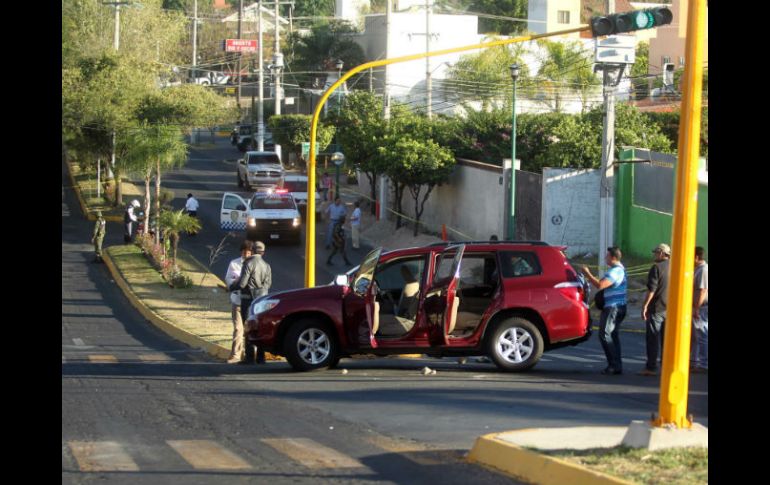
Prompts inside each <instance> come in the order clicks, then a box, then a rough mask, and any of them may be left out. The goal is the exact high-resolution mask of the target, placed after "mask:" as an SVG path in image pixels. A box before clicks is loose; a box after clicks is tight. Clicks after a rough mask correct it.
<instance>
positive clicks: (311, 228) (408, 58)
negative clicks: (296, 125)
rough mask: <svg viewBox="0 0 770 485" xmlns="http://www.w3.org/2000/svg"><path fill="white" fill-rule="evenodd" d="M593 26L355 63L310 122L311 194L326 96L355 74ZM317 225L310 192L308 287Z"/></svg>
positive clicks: (312, 274) (312, 278)
mask: <svg viewBox="0 0 770 485" xmlns="http://www.w3.org/2000/svg"><path fill="white" fill-rule="evenodd" d="M590 29H591V27H589V26H588V25H583V26H581V27H576V28H574V29H568V30H560V31H557V32H550V33H545V34H536V35H525V36H521V37H514V38H513V39H502V40H496V41H493V42H486V43H482V44H473V45H467V46H462V47H453V48H452V49H443V50H439V51H432V52H421V53H419V54H413V55H409V56H401V57H394V58H392V59H382V60H379V61H372V62H367V63H365V64H361V65H358V66H356V67H354V68H353V69H351V70H350V71H348V72H346V73H345V74H344V75H343V76H342V77H340V78H339V79H338V80H337V81H336V82H335V83H334V84H332V85H331V86H329V89H327V90H326V91H324V93H323V94H322V95H321V99H319V100H318V105H317V106H316V108H315V112H314V113H313V119H312V121H311V124H310V155H309V158H308V164H307V172H308V178H307V184H308V191H307V193H308V194H313V193H315V163H316V160H315V156H316V153H315V139H316V132H317V127H318V118H319V115H320V114H321V110H322V108H323V106H324V104H326V100H327V99H329V96H331V94H332V93H333V92H334V91H335V90H336V89H337V88H338V87H339V86H341V85H342V84H343V83H344V82H345V81H347V80H348V79H349V78H350V77H352V76H353V75H355V74H357V73H359V72H361V71H363V70H366V69H371V68H374V67H380V66H386V65H388V64H397V63H400V62H408V61H414V60H418V59H425V58H426V57H434V56H441V55H445V54H454V53H456V52H464V51H470V50H474V49H488V48H490V47H497V46H500V45H507V44H515V43H517V42H526V41H528V40H535V39H542V38H544V37H554V36H558V35H566V34H572V33H575V32H582V31H584V30H590ZM315 226H316V224H315V197H312V196H310V195H309V196H308V198H307V231H306V237H305V287H306V288H311V287H313V286H315Z"/></svg>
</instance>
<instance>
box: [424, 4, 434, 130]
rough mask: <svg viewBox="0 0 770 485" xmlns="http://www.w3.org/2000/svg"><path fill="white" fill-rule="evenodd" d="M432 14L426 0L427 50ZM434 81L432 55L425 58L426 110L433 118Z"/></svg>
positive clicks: (428, 49) (426, 49)
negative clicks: (431, 68)
mask: <svg viewBox="0 0 770 485" xmlns="http://www.w3.org/2000/svg"><path fill="white" fill-rule="evenodd" d="M430 14H431V5H430V0H425V52H430ZM432 88H433V82H432V81H431V71H430V57H426V58H425V90H426V101H425V102H426V106H425V110H426V112H427V113H428V119H431V118H432V117H433V116H432V112H431V104H433V95H432V92H431V91H432Z"/></svg>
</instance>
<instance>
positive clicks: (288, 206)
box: [219, 189, 301, 244]
mask: <svg viewBox="0 0 770 485" xmlns="http://www.w3.org/2000/svg"><path fill="white" fill-rule="evenodd" d="M219 217H220V219H219V227H220V228H221V229H224V230H227V231H233V230H240V231H243V230H245V231H246V238H247V239H249V240H252V241H257V240H259V241H262V242H268V241H289V242H292V243H294V244H299V242H300V236H301V227H300V223H301V219H300V214H299V210H298V209H297V203H296V202H294V197H292V196H291V194H289V192H288V191H287V190H286V189H266V190H260V191H258V192H255V193H254V195H253V196H252V197H251V199H249V201H248V202H246V200H245V199H244V198H243V197H241V196H240V195H238V194H233V193H231V192H227V193H225V194H224V196H223V197H222V210H221V211H220V216H219Z"/></svg>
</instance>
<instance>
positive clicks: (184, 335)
mask: <svg viewBox="0 0 770 485" xmlns="http://www.w3.org/2000/svg"><path fill="white" fill-rule="evenodd" d="M103 259H104V262H105V264H106V265H107V268H108V269H109V271H110V274H111V275H112V277H113V279H114V280H115V282H116V283H117V284H118V286H119V287H120V289H121V290H122V291H123V294H124V295H126V298H128V301H130V302H131V304H132V305H133V306H134V308H136V309H137V310H138V311H139V313H141V314H142V316H143V317H144V318H146V319H147V320H148V321H149V322H150V323H152V324H153V325H155V326H156V327H158V328H159V329H161V330H162V331H164V332H165V333H166V334H168V335H169V336H171V337H172V338H174V339H176V340H180V341H182V342H184V343H185V344H187V345H189V346H191V347H194V348H200V349H202V350H204V351H205V352H206V353H208V354H210V355H212V356H214V357H217V358H221V359H227V358H228V357H229V356H230V349H228V348H225V347H222V346H221V345H216V344H212V343H211V342H207V341H205V340H203V339H202V338H200V337H198V336H197V335H195V334H192V333H190V332H188V331H186V330H182V329H181V328H179V327H177V326H175V325H174V324H172V323H170V322H168V321H166V320H164V319H163V318H161V317H160V316H158V314H157V313H155V312H154V311H152V310H151V309H150V308H148V307H147V306H146V305H145V304H144V303H142V301H141V300H140V299H139V297H137V296H136V294H134V292H133V290H131V287H130V286H129V285H128V282H126V280H125V279H124V278H123V275H121V274H120V271H118V269H117V267H115V263H113V261H112V258H110V255H109V253H108V252H107V251H104V253H103Z"/></svg>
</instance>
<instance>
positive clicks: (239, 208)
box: [235, 204, 246, 211]
mask: <svg viewBox="0 0 770 485" xmlns="http://www.w3.org/2000/svg"><path fill="white" fill-rule="evenodd" d="M235 210H239V211H245V210H246V206H245V205H243V204H238V207H236V209H235Z"/></svg>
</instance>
